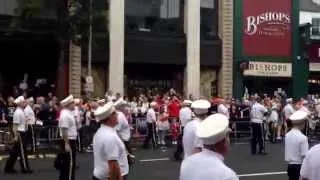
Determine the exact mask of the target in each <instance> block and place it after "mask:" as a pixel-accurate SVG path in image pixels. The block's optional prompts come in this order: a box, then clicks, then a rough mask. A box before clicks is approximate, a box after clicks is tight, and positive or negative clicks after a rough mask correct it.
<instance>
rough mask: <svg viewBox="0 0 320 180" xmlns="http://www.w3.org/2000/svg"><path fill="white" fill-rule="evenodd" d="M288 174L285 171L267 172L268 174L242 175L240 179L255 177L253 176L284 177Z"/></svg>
mask: <svg viewBox="0 0 320 180" xmlns="http://www.w3.org/2000/svg"><path fill="white" fill-rule="evenodd" d="M282 174H287V172H285V171H281V172H267V173H254V174H241V175H238V176H239V177H253V176H272V175H282Z"/></svg>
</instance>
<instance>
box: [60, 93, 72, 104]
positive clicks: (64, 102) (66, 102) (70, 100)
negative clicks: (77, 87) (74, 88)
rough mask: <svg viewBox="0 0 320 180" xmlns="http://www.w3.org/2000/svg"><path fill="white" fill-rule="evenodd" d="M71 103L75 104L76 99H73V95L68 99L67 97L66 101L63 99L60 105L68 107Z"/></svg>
mask: <svg viewBox="0 0 320 180" xmlns="http://www.w3.org/2000/svg"><path fill="white" fill-rule="evenodd" d="M71 103H74V98H73V96H72V95H69V96H68V97H66V98H65V99H63V100H62V101H61V102H60V104H61V105H62V106H67V105H69V104H71Z"/></svg>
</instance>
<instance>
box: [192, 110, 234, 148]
mask: <svg viewBox="0 0 320 180" xmlns="http://www.w3.org/2000/svg"><path fill="white" fill-rule="evenodd" d="M229 132H230V129H229V120H228V117H227V116H225V115H223V114H220V113H217V114H213V115H210V116H208V117H207V118H206V119H205V120H203V121H202V122H201V123H200V126H199V128H198V130H197V136H198V138H200V139H201V140H202V141H203V144H205V145H213V144H216V143H218V142H220V141H221V140H223V139H225V138H226V137H227V136H228V133H229Z"/></svg>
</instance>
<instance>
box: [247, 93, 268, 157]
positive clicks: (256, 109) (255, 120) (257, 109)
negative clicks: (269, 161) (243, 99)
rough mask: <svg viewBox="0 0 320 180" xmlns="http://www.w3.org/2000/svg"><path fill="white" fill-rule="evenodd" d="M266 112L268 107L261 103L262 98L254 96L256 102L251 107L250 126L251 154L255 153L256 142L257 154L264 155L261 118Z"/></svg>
mask: <svg viewBox="0 0 320 180" xmlns="http://www.w3.org/2000/svg"><path fill="white" fill-rule="evenodd" d="M266 113H268V109H267V108H266V107H264V106H263V105H262V99H261V98H260V97H256V102H255V103H254V104H253V106H252V108H251V126H252V139H251V154H252V155H255V154H256V151H257V143H258V144H259V154H261V155H265V154H266V152H265V147H264V143H265V142H264V127H263V119H264V117H265V115H266Z"/></svg>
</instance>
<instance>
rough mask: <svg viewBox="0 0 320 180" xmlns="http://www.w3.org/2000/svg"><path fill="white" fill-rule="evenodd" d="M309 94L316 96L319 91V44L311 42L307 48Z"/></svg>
mask: <svg viewBox="0 0 320 180" xmlns="http://www.w3.org/2000/svg"><path fill="white" fill-rule="evenodd" d="M308 84H309V92H308V93H309V94H318V93H319V89H320V42H316V41H313V42H312V44H311V45H310V48H309V78H308Z"/></svg>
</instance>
